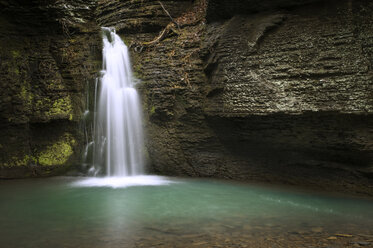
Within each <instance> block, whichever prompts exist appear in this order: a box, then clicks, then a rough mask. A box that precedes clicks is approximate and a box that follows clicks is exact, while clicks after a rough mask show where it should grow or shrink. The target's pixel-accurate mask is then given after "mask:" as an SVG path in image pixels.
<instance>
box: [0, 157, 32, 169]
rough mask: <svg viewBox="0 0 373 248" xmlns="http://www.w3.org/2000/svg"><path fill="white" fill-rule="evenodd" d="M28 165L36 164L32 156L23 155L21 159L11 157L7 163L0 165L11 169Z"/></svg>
mask: <svg viewBox="0 0 373 248" xmlns="http://www.w3.org/2000/svg"><path fill="white" fill-rule="evenodd" d="M30 163H34V164H36V158H35V157H33V156H29V155H25V156H24V157H23V158H19V157H14V156H13V157H12V158H11V159H10V160H9V161H8V162H7V163H3V164H1V166H4V167H13V166H27V165H29V164H30Z"/></svg>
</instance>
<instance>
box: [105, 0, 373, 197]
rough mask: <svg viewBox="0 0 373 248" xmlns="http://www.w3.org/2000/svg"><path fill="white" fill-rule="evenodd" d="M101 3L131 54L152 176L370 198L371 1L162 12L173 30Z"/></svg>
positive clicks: (217, 5) (223, 5)
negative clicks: (228, 181) (248, 182)
mask: <svg viewBox="0 0 373 248" xmlns="http://www.w3.org/2000/svg"><path fill="white" fill-rule="evenodd" d="M103 2H104V4H101V5H100V6H101V7H100V8H99V11H98V15H99V20H100V21H101V24H102V25H107V24H108V25H114V26H116V23H118V24H117V28H118V30H119V32H120V33H121V34H122V35H123V37H124V38H125V39H126V41H127V43H128V44H132V48H133V49H132V51H133V62H134V69H135V71H136V73H137V76H138V77H139V78H140V79H142V81H143V83H142V85H141V86H140V87H141V91H142V94H143V100H144V106H145V111H146V113H147V115H146V116H147V126H146V130H147V133H148V137H147V148H148V151H149V158H150V161H151V166H150V168H151V169H152V170H153V171H154V172H157V173H162V174H166V175H179V176H185V175H188V176H203V177H220V178H233V179H238V180H254V181H261V182H277V183H285V184H296V185H304V186H310V187H315V188H326V189H332V190H339V191H350V192H359V193H362V194H370V195H371V194H372V183H373V182H372V172H373V167H372V166H373V156H372V155H373V154H372V151H373V143H372V140H373V132H372V131H373V130H372V124H373V123H372V122H373V117H372V111H373V108H372V104H373V101H372V93H373V81H372V79H373V77H372V76H373V74H372V51H373V50H372V49H373V48H372V47H373V39H372V36H373V32H372V30H371V28H370V27H372V24H373V19H372V13H373V5H372V3H371V2H369V1H339V2H336V1H323V2H319V1H277V2H276V4H273V1H261V2H260V4H258V3H257V2H258V1H250V0H247V1H232V2H231V1H229V2H227V1H217V0H215V1H214V0H210V1H209V2H208V3H206V2H204V1H178V2H177V5H175V3H176V1H162V3H163V4H164V5H165V8H166V9H167V10H168V12H169V13H170V15H171V16H172V18H173V20H171V19H170V17H168V15H167V14H166V12H165V11H164V10H162V7H161V6H160V4H159V3H158V1H151V0H149V1H145V0H144V1H141V2H137V4H138V5H136V10H137V11H134V7H129V6H132V5H131V1H121V2H120V3H118V2H116V1H103ZM255 2H256V3H255ZM180 6H182V7H180ZM109 7H110V8H109ZM201 9H202V12H203V13H202V15H201V13H200V11H201ZM150 10H151V11H152V12H151V11H150ZM115 12H118V13H120V16H125V17H126V19H128V20H131V21H130V22H126V23H128V24H123V22H122V21H121V20H123V19H122V18H121V20H117V21H116V20H115V15H114V14H113V13H115ZM108 13H110V14H108ZM144 13H148V14H144ZM150 13H153V14H150ZM155 13H156V14H155ZM193 15H194V18H193ZM155 16H156V18H155ZM172 22H176V23H178V25H176V24H174V29H172V30H171V31H170V30H168V31H167V32H166V35H164V36H162V34H163V32H162V30H163V29H164V28H165V27H166V26H167V27H168V24H170V23H172ZM134 23H136V25H135V24H134ZM157 37H158V38H159V39H157ZM152 40H153V41H155V42H149V41H152ZM149 43H150V45H147V44H149Z"/></svg>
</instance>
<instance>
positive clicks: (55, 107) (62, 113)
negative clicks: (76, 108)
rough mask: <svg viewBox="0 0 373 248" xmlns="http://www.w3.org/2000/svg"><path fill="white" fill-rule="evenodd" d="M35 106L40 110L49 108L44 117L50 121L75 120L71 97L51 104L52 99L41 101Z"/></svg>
mask: <svg viewBox="0 0 373 248" xmlns="http://www.w3.org/2000/svg"><path fill="white" fill-rule="evenodd" d="M35 106H36V108H37V109H38V110H43V109H46V108H49V109H48V110H47V111H44V115H45V116H46V117H48V118H49V119H68V120H72V119H73V114H72V112H73V108H72V104H71V98H70V96H66V97H64V98H59V99H57V100H55V101H54V102H51V100H50V99H42V100H41V99H39V100H37V101H36V103H35Z"/></svg>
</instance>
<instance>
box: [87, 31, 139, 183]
mask: <svg viewBox="0 0 373 248" xmlns="http://www.w3.org/2000/svg"><path fill="white" fill-rule="evenodd" d="M103 43H104V48H103V71H102V76H101V79H100V81H99V87H98V92H96V93H95V94H97V97H96V98H97V99H96V100H95V117H94V127H93V136H94V148H93V165H94V167H95V169H96V170H97V169H98V168H104V170H105V174H106V175H107V176H111V177H112V176H115V177H124V176H134V175H140V174H142V173H143V163H144V160H143V147H144V145H143V132H142V114H141V111H142V109H141V105H140V99H139V95H138V93H137V91H136V89H135V88H134V86H135V83H136V80H135V79H134V78H133V76H132V70H131V63H130V58H129V51H128V48H127V46H126V45H125V44H124V42H123V41H122V40H121V38H120V37H119V36H118V35H117V34H116V33H115V30H114V29H112V28H103Z"/></svg>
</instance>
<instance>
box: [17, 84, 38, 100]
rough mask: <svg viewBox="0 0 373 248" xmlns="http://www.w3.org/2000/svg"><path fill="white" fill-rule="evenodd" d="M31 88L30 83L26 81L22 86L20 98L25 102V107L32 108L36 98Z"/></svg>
mask: <svg viewBox="0 0 373 248" xmlns="http://www.w3.org/2000/svg"><path fill="white" fill-rule="evenodd" d="M30 88H31V86H30V84H29V83H28V82H26V81H24V82H23V84H22V85H21V91H20V93H19V94H18V95H19V97H20V98H21V99H22V100H23V102H24V103H25V105H28V106H30V105H31V104H32V100H33V98H34V96H33V95H32V93H31V90H30Z"/></svg>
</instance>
